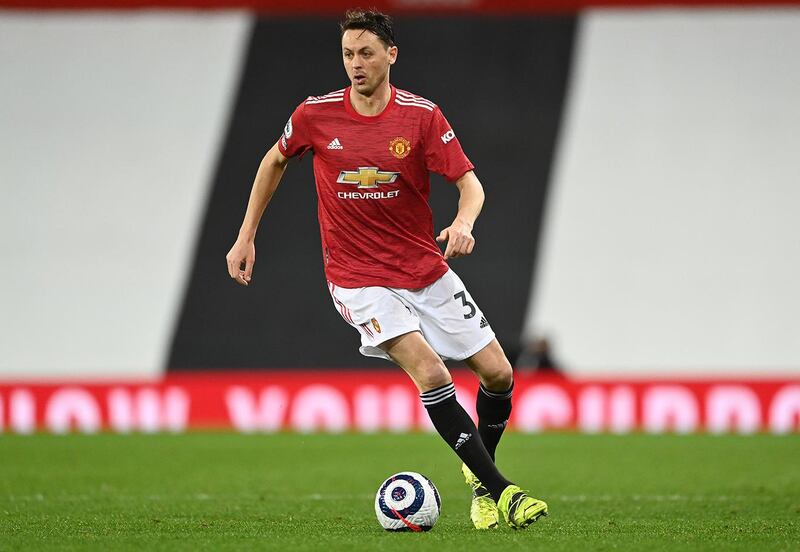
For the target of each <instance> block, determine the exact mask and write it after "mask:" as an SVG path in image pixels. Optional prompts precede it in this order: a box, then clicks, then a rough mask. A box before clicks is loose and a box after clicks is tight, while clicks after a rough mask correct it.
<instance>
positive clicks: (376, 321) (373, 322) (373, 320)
mask: <svg viewBox="0 0 800 552" xmlns="http://www.w3.org/2000/svg"><path fill="white" fill-rule="evenodd" d="M370 322H372V327H373V328H375V331H376V332H378V333H381V325H380V324H378V320H377V318H373V319H372V320H370Z"/></svg>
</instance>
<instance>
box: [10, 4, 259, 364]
mask: <svg viewBox="0 0 800 552" xmlns="http://www.w3.org/2000/svg"><path fill="white" fill-rule="evenodd" d="M249 27H250V17H249V16H248V15H247V14H244V13H233V12H228V13H224V14H199V15H192V14H180V15H178V14H169V13H165V12H157V13H155V12H151V13H148V12H141V13H139V14H129V13H126V14H124V15H110V14H100V13H96V14H88V15H86V14H82V15H60V14H59V15H49V14H48V15H42V14H36V15H26V14H22V13H16V14H15V13H14V12H0V75H2V77H0V194H1V195H0V197H1V198H2V199H0V256H2V259H3V260H2V269H0V374H2V376H3V377H4V378H13V377H24V378H26V379H28V378H43V377H48V376H51V377H59V378H64V377H70V376H79V377H87V376H89V377H104V376H107V377H121V376H139V377H147V376H155V375H157V374H160V373H161V371H162V370H163V364H164V355H165V354H166V351H165V349H166V347H168V346H169V343H168V340H169V338H170V332H171V329H172V326H173V317H174V316H175V313H176V310H177V305H178V302H179V301H180V299H181V297H182V293H183V287H184V283H185V280H186V279H187V276H188V275H187V274H186V271H187V265H188V262H189V261H190V256H191V253H192V244H193V241H194V238H195V233H196V232H195V230H196V226H197V222H198V217H199V216H200V214H201V212H200V211H201V209H202V207H203V204H204V200H205V196H206V190H207V187H208V185H209V183H210V182H209V181H210V178H211V172H212V171H213V169H214V166H215V164H216V161H217V155H218V153H217V150H218V145H219V141H220V140H221V139H223V138H224V129H225V126H226V123H227V116H228V113H229V109H230V103H231V100H232V98H231V94H232V93H233V92H235V89H236V84H237V83H236V81H237V76H238V68H239V63H240V58H241V54H242V51H243V49H244V47H245V46H246V38H247V35H248V30H249Z"/></svg>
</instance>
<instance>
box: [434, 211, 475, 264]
mask: <svg viewBox="0 0 800 552" xmlns="http://www.w3.org/2000/svg"><path fill="white" fill-rule="evenodd" d="M436 241H437V242H439V243H443V242H447V247H445V250H444V258H445V260H447V259H455V258H457V257H464V256H465V255H469V254H470V253H472V250H473V249H474V248H475V238H473V237H472V225H470V224H468V223H466V222H464V221H462V220H459V219H456V220H454V221H453V224H451V225H450V226H448V227H447V228H445V229H444V230H442V231H441V232H439V236H438V237H437V238H436Z"/></svg>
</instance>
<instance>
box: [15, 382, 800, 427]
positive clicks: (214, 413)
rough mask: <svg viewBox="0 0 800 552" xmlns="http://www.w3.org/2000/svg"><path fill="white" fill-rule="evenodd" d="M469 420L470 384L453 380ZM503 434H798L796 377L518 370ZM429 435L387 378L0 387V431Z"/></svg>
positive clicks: (425, 422) (799, 385) (402, 390)
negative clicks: (592, 375)
mask: <svg viewBox="0 0 800 552" xmlns="http://www.w3.org/2000/svg"><path fill="white" fill-rule="evenodd" d="M454 382H455V384H456V389H457V394H458V397H459V400H460V401H461V402H462V404H463V405H464V406H465V408H466V409H467V411H469V412H470V413H471V414H472V415H473V416H474V415H475V412H474V404H475V393H476V391H477V382H476V380H475V378H474V377H473V376H472V374H471V373H469V372H467V371H454ZM513 401H514V411H513V413H512V417H511V421H510V425H511V427H513V428H515V429H516V430H518V431H525V432H538V431H544V430H547V429H568V430H579V431H583V432H587V433H594V432H616V433H627V432H631V431H640V430H643V431H647V432H651V433H662V432H677V433H689V432H697V431H708V432H712V433H729V432H730V433H753V432H760V431H766V432H772V433H779V434H780V433H792V432H798V431H800V379H794V380H791V379H784V380H724V381H723V380H705V381H694V380H693V381H682V380H570V379H565V378H561V377H555V376H537V375H535V374H531V373H518V374H517V375H516V379H515V386H514V399H513ZM193 428H226V429H232V430H236V431H241V432H253V431H263V432H270V431H279V430H291V431H331V432H338V431H349V430H355V431H363V432H369V431H408V430H420V429H421V430H430V429H431V425H430V421H429V419H428V416H427V413H426V412H425V409H424V407H423V406H422V404H421V402H420V401H419V397H418V395H417V390H416V389H415V388H414V386H413V385H412V384H411V382H410V381H409V380H408V378H407V377H406V376H405V375H404V374H403V373H402V372H400V371H399V370H395V371H388V370H387V371H383V370H380V371H367V370H364V371H354V370H350V371H338V372H337V371H311V370H297V371H280V372H272V371H261V372H184V373H175V374H169V375H167V376H166V377H165V379H163V380H161V381H158V382H152V383H149V382H130V381H128V382H123V381H120V382H103V383H47V384H40V383H24V382H20V383H3V384H0V432H15V433H30V432H33V431H51V432H55V433H64V432H69V431H81V432H85V433H93V432H96V431H101V430H110V431H115V432H123V433H124V432H129V431H144V432H151V431H174V432H181V431H185V430H187V429H193Z"/></svg>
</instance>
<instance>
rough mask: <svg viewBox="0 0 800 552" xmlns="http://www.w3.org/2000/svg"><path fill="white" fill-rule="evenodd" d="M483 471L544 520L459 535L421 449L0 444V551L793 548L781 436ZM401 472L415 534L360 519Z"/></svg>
mask: <svg viewBox="0 0 800 552" xmlns="http://www.w3.org/2000/svg"><path fill="white" fill-rule="evenodd" d="M498 463H499V465H500V467H501V469H502V470H503V471H504V472H505V474H506V475H507V476H508V477H510V478H512V479H514V480H516V481H517V482H519V483H520V484H521V485H523V486H524V487H527V488H530V489H531V490H532V491H533V493H534V494H535V495H538V496H540V497H542V498H544V499H546V500H547V501H548V503H549V505H550V512H551V514H550V516H549V517H547V518H544V519H543V520H541V521H540V522H537V523H535V524H534V525H532V526H530V527H529V528H528V529H526V530H524V531H512V530H511V529H508V528H507V527H502V528H500V529H499V530H496V531H492V532H483V533H481V532H477V531H475V530H473V529H472V528H471V524H470V521H469V516H468V508H469V490H468V489H467V487H466V486H465V485H464V483H463V482H462V480H461V478H460V471H459V462H458V461H457V459H456V457H455V455H454V454H453V453H452V452H451V451H450V450H449V449H448V448H447V447H446V446H445V445H444V444H443V443H442V442H441V441H440V440H439V438H438V436H435V435H425V434H409V435H391V434H376V435H349V434H348V435H296V434H277V435H238V434H232V433H189V434H185V435H128V436H124V435H95V436H82V435H71V436H52V435H33V436H14V435H2V436H0V550H88V549H92V550H292V551H295V550H321V549H324V550H327V551H332V550H370V551H371V550H387V551H388V550H392V551H396V550H414V551H416V550H432V551H433V550H435V551H437V552H440V551H448V550H458V551H462V552H463V551H467V550H491V549H496V550H547V551H553V550H570V551H574V550H648V551H649V550H670V551H674V550H748V551H760V550H800V437H799V436H797V435H793V436H785V437H773V436H766V435H756V436H749V437H734V436H709V435H694V436H669V435H664V436H649V435H629V436H612V435H598V436H583V435H573V434H544V435H523V434H514V433H511V434H509V435H506V437H505V438H504V440H503V442H502V443H501V445H500V449H499V451H498ZM401 470H415V471H419V472H421V473H423V474H425V475H427V476H428V477H430V478H431V479H433V481H434V482H435V483H436V485H437V486H438V488H439V491H440V492H441V494H442V502H443V504H442V506H443V509H442V517H441V518H440V520H439V523H438V524H437V526H436V527H435V528H434V529H433V530H432V531H430V532H428V533H421V534H415V533H386V532H384V531H383V530H382V529H381V528H380V527H379V525H378V524H377V521H376V520H375V514H374V511H373V500H374V493H375V491H376V490H377V487H378V485H379V484H380V482H381V481H382V480H383V479H384V478H385V477H386V476H388V475H391V474H392V473H394V472H396V471H401ZM492 547H497V548H492Z"/></svg>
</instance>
